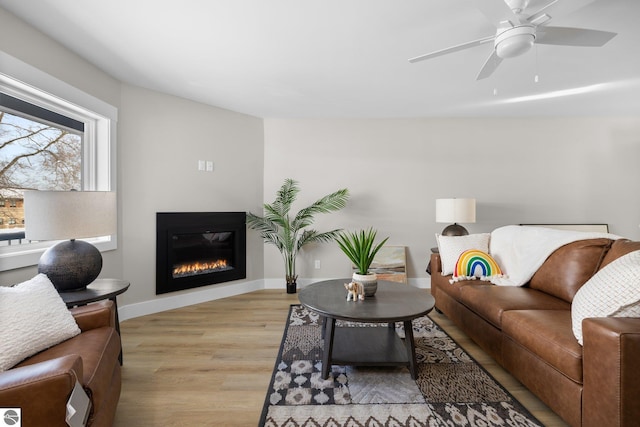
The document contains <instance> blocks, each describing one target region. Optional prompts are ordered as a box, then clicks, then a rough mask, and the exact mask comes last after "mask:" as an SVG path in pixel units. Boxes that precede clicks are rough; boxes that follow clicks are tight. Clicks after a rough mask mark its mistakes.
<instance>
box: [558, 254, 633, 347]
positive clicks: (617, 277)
mask: <svg viewBox="0 0 640 427" xmlns="http://www.w3.org/2000/svg"><path fill="white" fill-rule="evenodd" d="M571 313H572V321H573V333H574V334H575V337H576V339H577V340H578V342H579V343H580V344H582V320H584V319H586V318H589V317H609V316H612V317H640V250H638V251H633V252H629V253H628V254H626V255H623V256H621V257H620V258H618V259H616V260H615V261H613V262H611V263H610V264H608V265H607V266H606V267H604V268H603V269H602V270H600V271H598V273H596V275H595V276H593V277H592V278H591V279H589V281H588V282H587V283H585V285H584V286H583V287H582V288H580V290H579V291H578V293H577V294H576V296H575V298H574V299H573V304H572V306H571Z"/></svg>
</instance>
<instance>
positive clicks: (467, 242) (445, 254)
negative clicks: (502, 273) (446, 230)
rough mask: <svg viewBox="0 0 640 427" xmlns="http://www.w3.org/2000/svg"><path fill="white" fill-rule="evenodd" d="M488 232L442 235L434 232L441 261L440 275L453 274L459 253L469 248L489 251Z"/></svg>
mask: <svg viewBox="0 0 640 427" xmlns="http://www.w3.org/2000/svg"><path fill="white" fill-rule="evenodd" d="M490 236H491V234H490V233H478V234H469V235H467V236H442V235H440V234H436V241H437V242H438V251H439V252H440V260H441V262H442V275H443V276H448V275H449V274H453V270H454V269H455V267H456V261H458V258H459V257H460V254H461V253H462V252H464V251H468V250H469V249H477V250H479V251H482V252H486V253H489V237H490Z"/></svg>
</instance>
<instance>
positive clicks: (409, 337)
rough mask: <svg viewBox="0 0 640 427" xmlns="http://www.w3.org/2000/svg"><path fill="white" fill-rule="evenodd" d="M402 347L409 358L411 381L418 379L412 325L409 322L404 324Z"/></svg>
mask: <svg viewBox="0 0 640 427" xmlns="http://www.w3.org/2000/svg"><path fill="white" fill-rule="evenodd" d="M404 345H405V347H406V348H407V357H408V358H409V372H410V373H411V378H412V379H414V380H415V379H417V378H418V363H417V362H416V345H415V342H414V341H413V325H412V324H411V320H405V322H404Z"/></svg>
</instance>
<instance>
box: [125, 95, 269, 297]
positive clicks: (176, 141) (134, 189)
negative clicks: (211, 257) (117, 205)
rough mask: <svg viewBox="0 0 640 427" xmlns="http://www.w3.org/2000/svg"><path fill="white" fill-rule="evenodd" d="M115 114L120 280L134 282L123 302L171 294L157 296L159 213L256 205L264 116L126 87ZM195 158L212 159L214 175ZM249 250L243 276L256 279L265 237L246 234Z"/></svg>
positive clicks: (259, 197) (259, 199)
mask: <svg viewBox="0 0 640 427" xmlns="http://www.w3.org/2000/svg"><path fill="white" fill-rule="evenodd" d="M120 117H121V118H120V123H119V141H120V146H119V159H118V163H119V165H120V168H119V169H120V176H119V182H120V194H121V197H122V207H123V208H122V209H123V210H122V235H123V238H122V239H121V241H122V250H123V277H124V278H125V279H126V280H128V281H130V282H131V287H130V289H129V290H128V291H127V292H126V293H125V294H123V295H122V298H121V301H122V304H125V305H126V304H131V303H136V302H142V301H155V300H156V299H163V298H167V297H168V296H171V297H175V296H176V295H177V294H176V293H171V294H166V295H163V296H158V297H156V295H155V258H156V252H155V250H156V229H155V224H156V216H155V215H156V212H190V211H191V212H207V211H248V210H251V209H253V210H255V209H258V208H260V206H261V205H262V185H263V183H262V176H263V121H262V120H261V119H258V118H255V117H251V116H246V115H243V114H238V113H234V112H231V111H227V110H223V109H220V108H216V107H211V106H208V105H204V104H199V103H196V102H192V101H188V100H185V99H181V98H177V97H174V96H170V95H164V94H161V93H158V92H153V91H149V90H146V89H141V88H138V87H134V86H129V85H124V84H123V86H122V95H121V108H120ZM198 160H210V161H213V162H214V170H213V172H202V171H198ZM247 247H248V253H247V279H246V281H252V280H261V279H262V277H263V268H262V266H263V264H262V258H263V245H262V242H261V241H260V239H259V238H258V237H257V236H250V238H248V241H247ZM216 286H220V285H216ZM205 289H206V288H205ZM202 291H203V288H198V289H197V290H188V291H182V292H181V293H178V295H180V294H187V293H190V292H202Z"/></svg>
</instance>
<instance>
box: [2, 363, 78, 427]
mask: <svg viewBox="0 0 640 427" xmlns="http://www.w3.org/2000/svg"><path fill="white" fill-rule="evenodd" d="M82 375H83V371H82V358H81V357H80V356H78V355H77V354H72V355H68V356H62V357H58V358H56V359H52V360H47V361H44V362H39V363H34V364H33V365H27V366H21V367H18V368H12V369H9V370H7V371H4V372H2V373H0V402H2V406H3V407H5V408H7V407H17V408H21V409H22V425H24V426H36V425H47V426H66V422H65V416H66V413H67V409H66V408H67V407H66V405H67V400H68V399H69V396H70V395H71V391H72V390H73V387H74V386H75V385H76V380H80V381H81V380H82Z"/></svg>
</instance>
